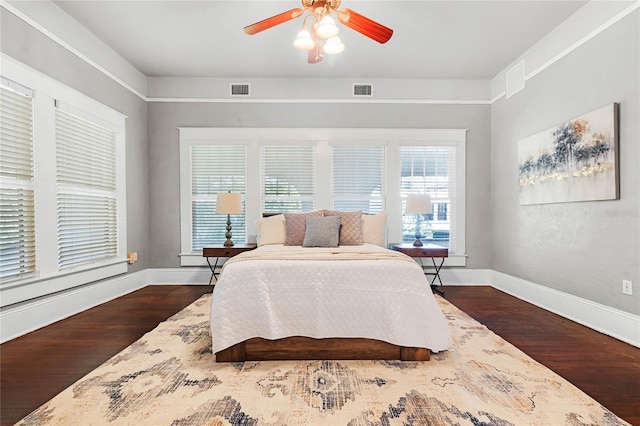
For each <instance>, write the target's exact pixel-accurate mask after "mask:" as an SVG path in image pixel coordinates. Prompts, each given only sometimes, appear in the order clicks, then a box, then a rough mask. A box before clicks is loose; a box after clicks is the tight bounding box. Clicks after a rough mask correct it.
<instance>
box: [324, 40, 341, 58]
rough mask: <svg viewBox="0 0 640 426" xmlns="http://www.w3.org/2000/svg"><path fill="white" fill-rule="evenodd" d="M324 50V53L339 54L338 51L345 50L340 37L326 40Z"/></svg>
mask: <svg viewBox="0 0 640 426" xmlns="http://www.w3.org/2000/svg"><path fill="white" fill-rule="evenodd" d="M322 50H323V51H324V53H328V54H330V55H337V54H338V53H342V52H344V44H342V41H340V37H331V38H330V39H328V40H327V41H326V43H325V44H324V47H323V49H322Z"/></svg>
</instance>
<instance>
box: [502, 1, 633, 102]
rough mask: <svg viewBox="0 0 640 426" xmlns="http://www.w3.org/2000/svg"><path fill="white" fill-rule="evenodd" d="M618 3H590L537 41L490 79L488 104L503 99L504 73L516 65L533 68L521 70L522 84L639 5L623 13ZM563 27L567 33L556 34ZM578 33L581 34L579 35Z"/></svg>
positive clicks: (505, 79)
mask: <svg viewBox="0 0 640 426" xmlns="http://www.w3.org/2000/svg"><path fill="white" fill-rule="evenodd" d="M622 3H624V2H614V1H611V2H604V1H598V0H592V1H590V2H589V3H587V4H586V5H585V6H583V7H582V8H581V9H579V10H578V11H577V12H576V13H574V14H573V15H572V16H570V17H569V18H567V20H565V21H564V22H563V23H562V24H560V25H559V26H558V27H556V28H555V29H553V30H552V31H551V32H550V33H549V34H547V35H546V36H545V37H543V38H542V39H541V40H538V42H536V44H534V45H533V46H532V47H531V48H529V49H528V50H527V51H526V52H523V53H522V54H521V55H520V56H519V57H517V58H515V59H514V61H513V62H512V63H510V64H509V65H508V66H507V67H506V68H505V69H504V70H502V71H501V72H499V73H498V74H497V75H496V76H494V78H493V79H492V80H491V103H492V104H493V103H495V102H497V101H498V100H500V99H502V98H503V97H505V92H504V90H505V87H506V81H507V78H506V73H507V71H508V70H510V69H511V68H512V67H513V66H514V65H515V64H517V63H518V62H520V61H527V64H532V66H534V67H535V68H534V69H533V70H532V71H529V72H526V71H525V76H524V81H525V82H527V81H528V80H530V79H531V78H533V77H535V76H536V75H538V74H540V73H541V72H543V71H544V70H546V69H547V68H549V67H550V66H551V65H553V64H555V63H556V62H558V61H560V60H561V59H563V58H564V57H565V56H567V55H569V54H571V53H572V52H573V51H575V50H576V49H578V48H580V47H581V46H582V45H584V44H585V43H587V42H588V41H589V40H591V39H593V38H594V37H597V36H598V35H599V34H601V33H602V32H604V31H606V30H607V29H608V28H610V27H612V26H613V25H615V24H617V23H618V22H619V21H620V20H622V19H624V18H625V17H626V16H628V15H630V14H631V13H633V12H634V11H636V10H638V8H640V2H639V1H637V0H636V1H633V2H632V3H631V4H630V5H629V6H627V7H625V8H624V9H623V10H619V9H620V8H621V7H624V5H622ZM602 5H607V6H608V10H607V11H606V12H603V11H602V10H601V9H600V8H599V6H602ZM618 10H619V11H618ZM594 16H595V18H594ZM607 17H609V18H608V19H607ZM598 20H600V21H601V22H602V21H603V20H604V22H602V23H600V24H599V25H597V23H598V22H597V21H598ZM563 25H564V26H565V27H567V28H569V29H570V31H559V29H561V27H562V26H563ZM596 25H597V26H596ZM593 27H595V28H593ZM580 34H583V35H582V36H580ZM556 47H557V48H556Z"/></svg>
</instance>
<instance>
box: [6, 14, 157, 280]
mask: <svg viewBox="0 0 640 426" xmlns="http://www.w3.org/2000/svg"><path fill="white" fill-rule="evenodd" d="M0 16H1V21H0V24H1V25H0V28H1V29H2V33H1V34H0V35H1V37H0V40H1V41H2V46H1V50H2V52H4V53H6V54H7V55H9V56H11V57H13V58H15V59H17V60H19V61H21V62H23V63H25V64H26V65H29V66H30V67H32V68H35V69H36V70H38V71H40V72H42V73H43V74H46V75H48V76H50V77H52V78H54V79H56V80H58V81H60V82H61V83H64V84H65V85H67V86H69V87H72V88H74V89H76V90H78V91H79V92H82V93H84V94H85V95H87V96H89V97H91V98H93V99H95V100H97V101H99V102H101V103H103V104H105V105H107V106H109V107H111V108H113V109H115V110H117V111H119V112H121V113H123V114H125V115H126V116H127V120H126V133H127V134H126V162H127V164H126V174H127V249H128V251H137V252H138V260H139V261H138V262H137V263H135V264H133V265H130V266H129V272H134V271H138V270H142V269H146V268H148V267H149V228H148V217H149V203H148V167H147V104H146V102H145V101H144V100H142V99H140V98H139V97H137V96H136V95H133V94H132V93H131V92H129V91H128V90H126V89H124V88H123V87H122V86H120V85H119V84H117V83H115V82H114V81H113V80H112V79H110V78H109V77H107V76H105V75H104V74H103V73H101V72H99V71H97V70H96V69H95V68H93V67H92V66H90V65H88V64H87V63H86V62H84V61H83V60H81V59H79V58H78V57H77V56H75V55H74V54H72V53H70V52H69V51H68V50H67V49H65V48H63V47H61V46H60V45H59V44H57V43H55V42H53V41H51V39H49V38H48V37H46V36H44V35H43V34H42V33H40V32H39V31H37V30H35V29H34V28H33V27H31V26H30V25H27V24H26V23H24V22H23V21H22V20H20V19H18V18H17V17H15V15H13V14H12V13H10V12H8V11H6V10H5V9H2V13H1V14H0Z"/></svg>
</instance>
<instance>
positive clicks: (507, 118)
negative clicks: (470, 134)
mask: <svg viewBox="0 0 640 426" xmlns="http://www.w3.org/2000/svg"><path fill="white" fill-rule="evenodd" d="M638 13H639V12H638V11H637V10H636V11H635V12H634V13H632V14H631V15H629V16H627V17H626V18H624V19H623V20H622V21H621V22H619V23H617V24H616V25H613V26H612V27H610V28H608V29H607V30H605V31H604V32H603V33H601V34H599V35H598V36H596V37H595V38H593V39H592V40H590V41H588V42H587V43H586V44H584V45H583V46H581V47H579V48H578V49H577V50H575V51H574V52H572V53H570V54H569V55H568V56H566V57H565V58H563V59H561V60H560V61H559V62H557V63H555V64H553V65H552V66H551V67H549V68H547V69H546V70H544V71H543V72H542V73H540V74H538V75H536V76H535V77H533V78H532V79H531V80H529V81H527V83H526V88H525V89H524V91H522V92H520V93H518V94H516V95H515V96H513V97H512V98H510V99H502V100H500V101H498V102H496V103H494V104H493V105H492V108H491V122H492V123H491V134H492V143H491V182H492V184H491V192H492V219H493V221H492V222H493V230H492V232H493V242H494V244H493V256H492V260H491V267H492V268H493V269H495V270H497V271H500V272H504V273H507V274H510V275H514V276H516V277H520V278H523V279H526V280H529V281H532V282H535V283H538V284H541V285H544V286H547V287H550V288H553V289H557V290H559V291H562V292H565V293H569V294H573V295H576V296H579V297H582V298H585V299H588V300H592V301H595V302H598V303H601V304H604V305H607V306H610V307H613V308H616V309H621V310H624V311H627V312H631V313H633V314H636V315H638V314H640V276H639V263H640V248H639V244H640V230H639V213H638V207H639V205H640V201H639V189H638V188H639V185H638V184H639V181H640V178H639V174H638V169H639V167H638V165H639V164H640V161H639V159H640V151H639V131H638V130H639V128H638V117H639V116H640V108H639V103H640V98H639V87H638V85H639V80H640V78H639V76H640V69H639V64H640V60H639V59H640V58H639V57H638V56H639V55H638V54H639V52H640V48H639V40H640V34H638ZM612 102H619V103H620V182H621V186H620V200H615V201H595V202H580V203H562V204H543V205H532V206H520V205H519V201H518V183H517V179H518V164H517V162H518V157H517V141H518V140H519V139H522V138H524V137H527V136H530V135H532V134H535V133H538V132H540V131H543V130H546V129H548V128H550V127H552V126H554V125H556V124H559V123H561V122H563V121H565V120H569V119H572V118H575V117H577V116H579V115H581V114H583V113H586V112H589V111H592V110H594V109H597V108H599V107H601V106H604V105H607V104H609V103H612ZM623 279H628V280H632V281H633V282H634V284H635V287H636V288H635V289H634V295H633V296H628V295H623V294H622V280H623Z"/></svg>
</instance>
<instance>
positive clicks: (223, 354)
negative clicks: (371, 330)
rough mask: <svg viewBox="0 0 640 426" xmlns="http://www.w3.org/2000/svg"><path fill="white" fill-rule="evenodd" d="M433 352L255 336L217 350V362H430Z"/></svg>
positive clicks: (331, 340) (342, 341) (366, 341)
mask: <svg viewBox="0 0 640 426" xmlns="http://www.w3.org/2000/svg"><path fill="white" fill-rule="evenodd" d="M430 354H431V351H430V350H429V349H425V348H408V347H403V346H396V345H392V344H391V343H387V342H383V341H380V340H372V339H355V338H353V339H352V338H328V339H314V338H311V337H302V336H294V337H287V338H284V339H277V340H267V339H262V338H258V337H256V338H252V339H249V340H245V341H244V342H240V343H238V344H236V345H233V346H231V347H229V348H227V349H223V350H221V351H219V352H216V362H244V361H275V360H314V359H321V360H327V359H331V360H336V359H351V360H373V359H379V360H384V359H389V360H391V359H394V360H395V359H399V360H401V361H429V358H430Z"/></svg>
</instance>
